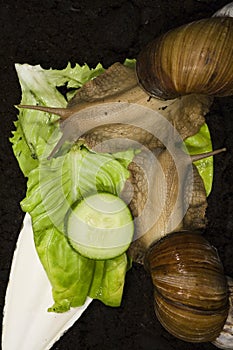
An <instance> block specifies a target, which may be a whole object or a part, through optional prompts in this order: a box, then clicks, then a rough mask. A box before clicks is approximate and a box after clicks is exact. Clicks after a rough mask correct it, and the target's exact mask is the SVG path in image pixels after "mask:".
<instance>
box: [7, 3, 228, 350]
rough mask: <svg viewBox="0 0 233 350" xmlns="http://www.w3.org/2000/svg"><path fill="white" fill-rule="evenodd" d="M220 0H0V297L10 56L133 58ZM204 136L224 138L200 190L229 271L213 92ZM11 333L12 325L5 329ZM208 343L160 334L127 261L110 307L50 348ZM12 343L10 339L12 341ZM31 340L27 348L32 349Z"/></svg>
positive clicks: (11, 172) (10, 208) (10, 218)
mask: <svg viewBox="0 0 233 350" xmlns="http://www.w3.org/2000/svg"><path fill="white" fill-rule="evenodd" d="M226 3H227V1H213V0H212V1H208V0H206V1H194V0H193V1H192V0H187V1H178V0H176V1H167V0H163V1H157V0H132V1H126V0H109V1H105V0H103V1H100V0H96V1H90V0H89V1H75V0H73V1H72V0H68V1H61V0H47V1H43V0H42V1H37V0H32V1H23V0H21V1H20V0H19V1H11V0H9V1H7V2H4V1H1V5H0V51H1V52H0V72H1V73H0V77H1V89H0V101H1V108H0V113H1V118H0V125H1V127H0V133H1V137H0V142H1V148H0V150H1V151H0V167H1V170H0V186H1V197H0V198H1V201H0V208H1V215H0V218H1V226H0V230H1V245H0V247H1V248H0V249H1V250H0V264H1V271H0V279H1V282H0V302H1V307H3V304H4V295H5V290H6V286H7V282H8V277H9V271H10V266H11V260H12V255H13V252H14V249H15V244H16V240H17V237H18V234H19V230H20V227H21V224H22V221H23V217H24V213H23V212H22V211H21V209H20V205H19V202H20V200H22V199H23V198H24V195H25V190H26V180H25V179H24V178H23V176H22V174H21V172H20V170H19V168H18V165H17V162H16V160H15V158H14V156H13V153H12V150H11V144H10V142H9V137H10V135H11V130H13V129H14V126H13V121H14V120H16V116H17V110H16V109H15V108H14V107H13V106H14V104H17V103H19V102H20V95H21V92H20V87H19V83H18V80H17V77H16V72H15V69H14V63H16V62H18V63H29V64H32V65H36V64H40V65H41V66H42V67H43V68H50V67H52V68H57V69H59V68H64V67H65V66H66V65H67V62H68V61H69V62H71V63H72V64H74V63H76V62H77V63H79V64H83V63H85V62H86V63H88V64H89V66H90V67H95V66H96V65H97V63H98V62H101V63H102V64H103V65H104V66H105V67H108V66H110V65H111V64H112V63H114V62H116V61H120V62H123V61H124V60H125V58H126V57H128V58H134V57H136V56H137V54H138V52H139V51H140V50H141V49H142V47H143V46H144V45H145V44H146V43H147V42H148V41H150V40H151V39H152V38H153V37H155V36H157V35H159V34H160V33H162V32H165V31H166V30H168V29H171V28H173V27H176V26H178V25H181V24H184V23H187V22H189V21H192V20H196V19H200V18H203V17H209V16H211V15H212V14H213V13H214V12H215V11H216V10H217V9H219V8H221V7H222V6H223V5H225V4H226ZM207 123H208V125H209V128H210V131H211V135H212V140H213V146H214V148H218V147H223V146H225V147H227V152H226V153H224V154H222V155H219V156H217V157H216V158H215V175H214V184H213V190H212V193H211V195H210V196H209V199H208V210H207V217H208V225H207V228H206V231H205V236H206V237H207V238H208V240H209V241H210V242H211V243H212V244H213V245H215V246H216V247H217V249H218V251H219V255H220V257H221V260H222V262H223V265H224V268H225V272H226V274H227V275H231V276H233V261H232V260H233V185H232V180H233V178H232V171H233V157H232V152H233V137H232V135H233V98H232V97H228V98H216V99H215V101H214V104H213V106H212V108H211V111H210V113H209V114H208V115H207ZM12 336H14V335H12ZM55 349H56V350H63V349H66V350H73V349H84V350H87V349H88V350H94V349H95V350H96V349H98V350H99V349H100V350H105V349H112V350H117V349H121V350H126V349H127V350H130V349H135V350H150V349H156V350H159V349H167V350H169V349H179V350H182V349H185V350H189V349H190V350H191V349H195V350H199V349H205V350H211V349H215V347H214V346H213V345H212V344H210V343H205V344H190V343H185V342H183V341H180V340H177V339H175V338H174V337H173V336H171V335H170V334H168V333H167V332H166V331H165V330H164V329H163V328H162V326H161V325H160V324H159V322H158V320H157V319H156V317H155V315H154V311H153V295H152V286H151V281H150V278H149V276H148V275H147V273H146V272H145V271H144V269H143V268H142V267H141V266H139V265H136V264H135V265H134V266H133V268H132V269H131V270H130V271H129V272H128V274H127V278H126V284H125V290H124V297H123V301H122V305H121V307H119V308H116V309H113V308H110V307H106V306H104V305H103V304H101V303H100V302H98V301H94V302H93V303H92V304H91V305H90V306H89V308H88V310H87V311H86V312H85V313H84V314H83V315H82V317H81V318H80V320H79V321H78V322H77V323H76V324H75V325H74V326H73V327H72V329H70V330H69V331H68V332H67V333H66V334H65V335H64V336H63V337H62V338H61V339H60V340H59V341H58V342H57V343H56V344H55V345H54V346H53V350H55ZM12 350H14V349H12ZM32 350H33V349H32Z"/></svg>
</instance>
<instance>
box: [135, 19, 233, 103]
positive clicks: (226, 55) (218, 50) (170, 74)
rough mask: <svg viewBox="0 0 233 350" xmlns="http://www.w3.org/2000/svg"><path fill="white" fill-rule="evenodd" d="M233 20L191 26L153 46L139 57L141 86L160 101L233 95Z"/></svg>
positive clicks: (179, 28) (170, 33) (150, 45)
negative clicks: (201, 95)
mask: <svg viewBox="0 0 233 350" xmlns="http://www.w3.org/2000/svg"><path fill="white" fill-rule="evenodd" d="M232 60H233V18H230V17H212V18H208V19H202V20H199V21H195V22H191V23H189V24H186V25H183V26H181V27H178V28H176V29H173V30H170V31H169V32H167V33H166V34H164V35H162V36H160V37H159V38H157V39H155V40H154V41H152V42H151V43H149V44H148V45H147V46H146V48H145V49H144V50H142V51H141V53H140V54H139V56H138V59H137V64H136V70H137V76H138V81H139V84H140V85H141V86H142V87H143V88H144V89H145V90H146V91H147V92H148V93H149V94H150V95H151V96H154V97H157V98H160V99H174V98H176V97H179V96H181V95H186V94H190V93H199V94H205V95H211V96H228V95H232V94H233V65H232Z"/></svg>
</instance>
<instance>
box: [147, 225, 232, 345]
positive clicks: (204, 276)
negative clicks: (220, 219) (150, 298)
mask: <svg viewBox="0 0 233 350" xmlns="http://www.w3.org/2000/svg"><path fill="white" fill-rule="evenodd" d="M146 264H147V269H148V270H149V271H150V273H151V277H152V282H153V285H154V303H155V312H156V315H157V317H158V319H159V320H160V322H161V324H162V325H163V326H164V327H165V328H166V329H167V330H168V331H169V332H170V333H171V334H173V335H174V336H176V337H178V338H180V339H182V340H185V341H189V342H206V341H213V340H215V339H216V337H218V336H219V334H220V332H221V330H222V328H223V326H224V324H225V321H226V318H227V315H228V309H229V305H228V286H227V279H226V277H225V276H224V272H223V267H222V264H221V261H220V259H219V257H218V254H217V251H216V249H215V248H213V247H212V246H211V245H210V244H209V243H208V242H207V241H206V239H205V238H204V237H203V236H202V235H200V234H198V233H196V232H191V231H190V232H178V233H173V234H171V235H170V236H167V237H165V238H164V239H162V240H160V241H159V242H158V243H157V244H155V245H152V246H151V248H150V249H149V251H148V252H147V256H146Z"/></svg>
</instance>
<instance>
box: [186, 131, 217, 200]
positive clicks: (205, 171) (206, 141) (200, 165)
mask: <svg viewBox="0 0 233 350" xmlns="http://www.w3.org/2000/svg"><path fill="white" fill-rule="evenodd" d="M185 146H186V147H187V150H188V152H189V154H190V155H193V154H200V153H203V152H210V151H212V142H211V137H210V132H209V128H208V126H207V124H204V125H202V127H201V128H200V130H199V132H198V133H197V134H196V135H194V136H191V137H188V138H187V139H186V140H185ZM194 164H195V165H196V167H197V170H198V172H199V174H200V176H201V178H202V180H203V182H204V185H205V190H206V194H207V196H209V194H210V192H211V189H212V183H213V157H212V156H211V157H208V158H205V159H202V160H198V161H196V162H194Z"/></svg>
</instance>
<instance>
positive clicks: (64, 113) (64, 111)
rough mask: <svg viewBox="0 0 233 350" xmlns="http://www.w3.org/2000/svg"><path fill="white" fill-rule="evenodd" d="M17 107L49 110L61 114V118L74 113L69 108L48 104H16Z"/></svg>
mask: <svg viewBox="0 0 233 350" xmlns="http://www.w3.org/2000/svg"><path fill="white" fill-rule="evenodd" d="M15 107H17V108H25V109H34V110H37V111H41V112H47V113H51V114H55V115H59V117H61V119H67V118H69V116H70V115H71V114H72V111H71V110H69V109H67V108H57V107H47V106H34V105H20V104H19V105H16V106H15Z"/></svg>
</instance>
